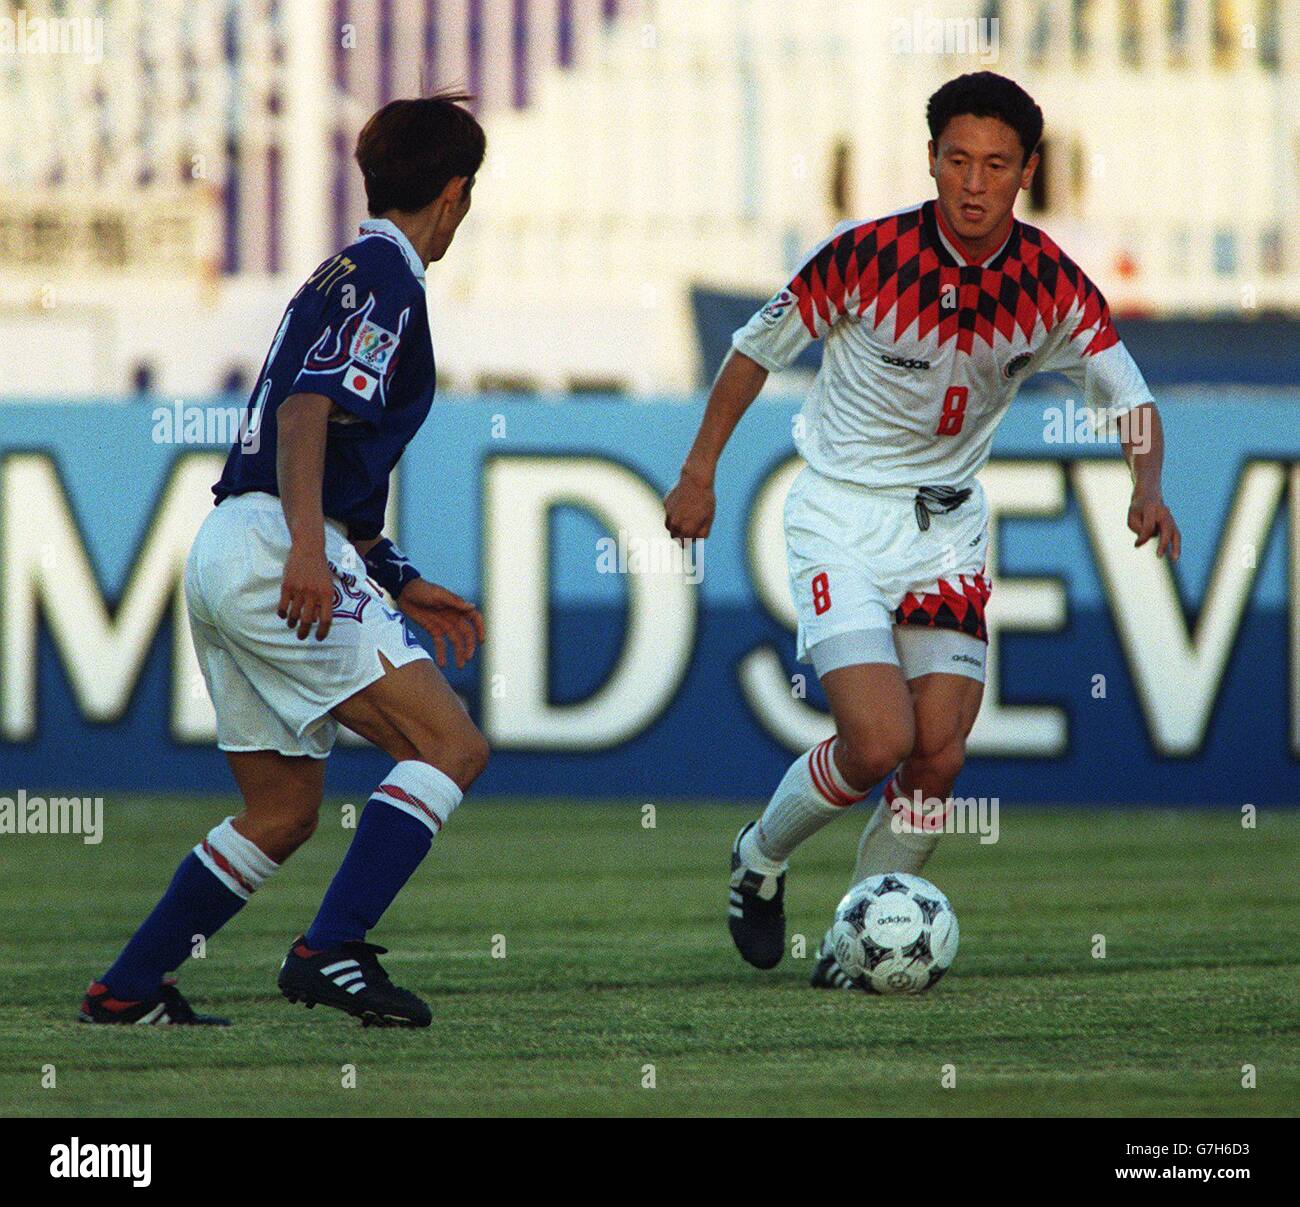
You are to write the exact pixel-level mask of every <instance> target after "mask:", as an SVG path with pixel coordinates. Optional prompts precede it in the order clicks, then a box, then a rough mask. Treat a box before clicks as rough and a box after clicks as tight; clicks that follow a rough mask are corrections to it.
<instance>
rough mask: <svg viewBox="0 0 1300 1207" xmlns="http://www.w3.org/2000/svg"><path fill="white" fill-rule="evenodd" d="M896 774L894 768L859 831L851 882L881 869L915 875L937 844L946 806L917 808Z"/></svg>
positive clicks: (877, 872)
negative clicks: (932, 809)
mask: <svg viewBox="0 0 1300 1207" xmlns="http://www.w3.org/2000/svg"><path fill="white" fill-rule="evenodd" d="M900 774H901V772H899V771H896V772H894V774H893V776H891V777H890V780H889V783H888V784H886V785H885V792H884V795H883V796H882V797H881V799H880V804H878V805H877V806H876V810H875V812H874V813H872V815H871V818H870V820H869V821H868V822H867V826H866V829H864V830H863V831H862V839H861V841H860V842H859V843H858V862H857V864H856V865H855V866H854V868H853V884H860V883H861V882H862V881H863V880H865V879H866V878H867V877H868V876H877V875H880V874H881V873H882V872H911V873H912V874H913V875H919V874H920V871H921V869H922V868H923V867H925V861H926V860H927V859H929V858H930V855H931V854H932V853H933V851H934V848H935V847H936V846H937V845H938V842H939V835H940V834H941V833H942V832H943V822H944V818H945V817H946V815H947V810H946V809H944V810H938V809H937V808H936V809H935V810H934V811H932V812H927V811H925V810H923V809H921V808H919V807H918V806H917V804H916V800H915V794H914V793H912V792H909V791H907V789H905V788H904V787H903V785H902V782H901V780H900V778H899V776H900ZM895 817H897V818H899V820H900V825H899V826H898V827H895V825H894V824H893V822H894V818H895ZM850 887H852V885H850Z"/></svg>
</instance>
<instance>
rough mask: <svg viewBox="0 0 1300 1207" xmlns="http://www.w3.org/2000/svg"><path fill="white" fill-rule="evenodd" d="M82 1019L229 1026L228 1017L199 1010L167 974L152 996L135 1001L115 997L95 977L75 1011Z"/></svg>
mask: <svg viewBox="0 0 1300 1207" xmlns="http://www.w3.org/2000/svg"><path fill="white" fill-rule="evenodd" d="M77 1018H78V1020H79V1021H81V1022H83V1023H101V1024H102V1023H108V1024H113V1023H116V1024H118V1025H131V1026H142V1027H165V1026H172V1027H228V1026H230V1020H229V1019H228V1018H218V1017H217V1016H216V1015H215V1014H198V1013H197V1012H196V1011H195V1009H194V1007H193V1006H191V1005H190V1004H189V1002H187V1001H186V1000H185V998H184V997H183V996H182V994H181V991H180V990H179V989H177V988H176V979H175V978H174V977H168V978H167V979H165V980H164V981H163V983H162V984H161V985H160V986H159V988H158V992H157V993H155V994H154V995H153V996H152V997H147V998H142V999H141V1000H140V1001H138V1002H128V1001H123V1000H121V999H120V998H115V997H114V996H113V995H112V994H111V993H110V992H109V989H108V986H107V985H105V984H103V983H102V982H101V981H94V982H92V983H91V985H90V988H88V989H87V990H86V996H85V998H83V999H82V1002H81V1011H80V1013H79V1014H78V1015H77Z"/></svg>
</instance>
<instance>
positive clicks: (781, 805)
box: [740, 738, 865, 876]
mask: <svg viewBox="0 0 1300 1207" xmlns="http://www.w3.org/2000/svg"><path fill="white" fill-rule="evenodd" d="M835 742H836V739H835V738H827V739H826V741H824V742H822V743H820V744H819V745H817V746H814V747H813V748H812V749H811V750H810V751H808V753H807V754H802V755H800V756H799V757H798V758H797V759H795V761H794V762H793V763H791V764H790V769H789V770H788V771H787V772H786V773H785V777H784V778H783V779H782V780H781V782H780V783H779V784H778V785H777V788H776V791H775V792H774V793H773V794H772V799H771V801H769V802H768V806H767V808H766V809H764V810H763V816H762V817H760V818H759V821H758V825H756V826H755V827H754V828H753V829H751V830H750V831H749V833H748V834H746V835H745V837H744V838H743V839H741V842H740V858H741V861H742V862H743V863H745V864H746V865H747V866H748V867H751V868H753V869H754V870H755V871H758V872H762V873H763V874H764V875H767V876H779V875H780V874H781V873H782V872H784V871H785V869H786V860H788V859H789V858H790V855H791V853H792V852H793V851H794V849H795V848H796V847H797V846H798V845H799V844H800V843H801V842H803V841H804V839H806V838H809V837H811V836H812V835H813V834H816V833H817V831H818V830H820V829H821V828H822V826H824V825H826V824H827V823H828V822H830V821H832V820H833V819H834V818H836V817H839V816H840V815H841V814H842V813H843V812H844V811H845V810H846V809H848V808H850V807H852V806H853V805H856V804H857V803H858V801H860V800H862V799H863V798H864V796H865V793H859V792H857V791H855V790H854V789H853V788H851V787H850V786H849V784H848V783H847V782H846V781H845V779H844V777H843V776H842V775H841V774H840V771H839V768H838V767H836V766H835V759H834V757H833V755H834V747H835Z"/></svg>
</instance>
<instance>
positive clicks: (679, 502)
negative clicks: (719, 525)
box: [664, 466, 718, 541]
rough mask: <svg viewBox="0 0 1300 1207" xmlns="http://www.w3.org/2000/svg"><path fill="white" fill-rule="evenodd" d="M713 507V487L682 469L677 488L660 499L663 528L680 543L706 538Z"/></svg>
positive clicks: (687, 470)
mask: <svg viewBox="0 0 1300 1207" xmlns="http://www.w3.org/2000/svg"><path fill="white" fill-rule="evenodd" d="M717 506H718V500H717V497H716V496H715V495H714V493H713V484H712V483H711V482H708V481H706V480H705V479H704V478H702V477H700V476H699V475H697V474H695V473H694V472H692V471H691V470H689V469H687V468H686V467H685V466H683V467H682V476H681V477H680V478H679V479H678V480H677V485H676V486H674V487H673V488H672V490H670V491H669V492H668V494H667V496H666V497H665V498H664V527H665V528H667V529H668V531H669V533H670V534H671V535H672V536H675V537H677V539H678V540H682V541H689V540H694V539H695V538H696V537H706V536H708V535H709V529H711V528H712V527H713V513H714V511H715V510H716V509H717Z"/></svg>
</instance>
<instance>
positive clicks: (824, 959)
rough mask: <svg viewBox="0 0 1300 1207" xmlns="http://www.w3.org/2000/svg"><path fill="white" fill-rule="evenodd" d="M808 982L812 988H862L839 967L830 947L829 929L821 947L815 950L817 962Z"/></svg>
mask: <svg viewBox="0 0 1300 1207" xmlns="http://www.w3.org/2000/svg"><path fill="white" fill-rule="evenodd" d="M808 983H809V984H810V985H811V986H812V987H813V988H814V989H861V988H862V986H861V985H859V984H858V983H857V982H856V981H854V980H853V978H852V977H851V976H849V974H848V973H847V972H845V971H844V969H843V968H841V967H840V962H839V961H838V960H837V959H836V958H835V952H834V951H833V950H832V949H831V932H830V931H829V930H828V931H827V932H826V935H825V937H824V938H823V939H822V945H821V947H820V948H818V950H817V963H816V965H815V966H814V967H813V970H812V976H811V977H810V978H809V981H808Z"/></svg>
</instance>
